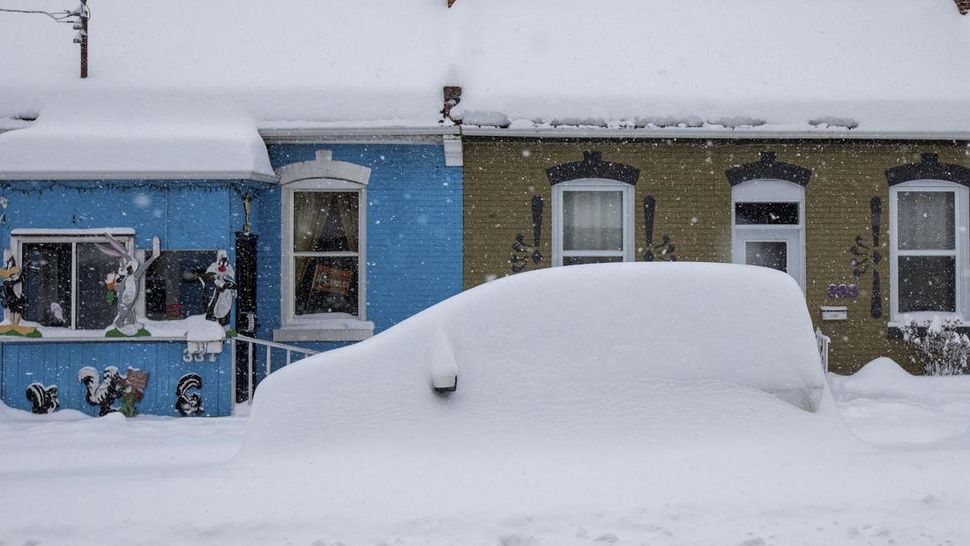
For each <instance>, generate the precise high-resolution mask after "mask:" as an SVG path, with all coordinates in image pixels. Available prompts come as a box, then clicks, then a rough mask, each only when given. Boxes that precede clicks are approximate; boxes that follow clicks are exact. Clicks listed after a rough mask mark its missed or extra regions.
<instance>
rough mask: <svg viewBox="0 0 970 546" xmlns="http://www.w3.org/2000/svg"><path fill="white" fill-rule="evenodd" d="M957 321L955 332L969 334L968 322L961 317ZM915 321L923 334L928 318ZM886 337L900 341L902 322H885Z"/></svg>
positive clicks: (901, 337) (927, 324) (969, 324)
mask: <svg viewBox="0 0 970 546" xmlns="http://www.w3.org/2000/svg"><path fill="white" fill-rule="evenodd" d="M941 317H943V315H942V314H941ZM944 318H946V317H944ZM952 318H958V317H952ZM958 319H959V318H958ZM959 321H960V323H959V325H958V326H957V333H960V334H966V335H968V336H970V322H967V321H966V320H963V319H959ZM917 322H919V323H920V326H919V332H920V335H923V333H925V332H926V327H927V326H929V323H930V321H929V320H920V321H917ZM886 337H888V338H889V339H894V340H899V341H902V339H903V323H902V322H899V321H890V322H889V323H887V324H886Z"/></svg>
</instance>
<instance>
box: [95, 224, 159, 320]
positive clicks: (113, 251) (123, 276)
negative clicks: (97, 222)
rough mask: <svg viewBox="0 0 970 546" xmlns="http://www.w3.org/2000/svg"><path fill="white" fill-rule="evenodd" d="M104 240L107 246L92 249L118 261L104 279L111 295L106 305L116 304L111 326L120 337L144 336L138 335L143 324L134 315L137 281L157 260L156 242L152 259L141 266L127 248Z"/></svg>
mask: <svg viewBox="0 0 970 546" xmlns="http://www.w3.org/2000/svg"><path fill="white" fill-rule="evenodd" d="M105 238H107V240H108V245H109V246H104V245H100V244H96V245H95V246H97V247H98V250H100V251H101V253H102V254H104V255H106V256H111V257H113V258H118V270H117V271H116V272H115V273H114V274H113V275H108V277H107V278H106V279H105V286H106V287H107V288H108V290H109V292H113V293H114V295H113V296H111V295H109V296H108V301H109V302H110V301H112V300H117V304H118V314H117V315H116V316H115V320H114V326H115V328H116V329H117V330H118V332H119V333H120V334H122V335H124V336H135V335H144V334H143V333H142V332H143V329H144V324H141V323H140V322H138V318H137V316H136V315H135V302H136V301H137V300H138V288H139V284H140V282H141V278H142V277H143V276H144V275H145V271H146V270H147V269H148V266H149V265H151V263H152V262H154V261H155V260H156V259H158V255H159V249H158V238H157V237H156V238H154V239H153V240H152V245H153V248H152V256H151V258H149V259H148V260H146V261H145V263H144V264H140V263H138V259H137V258H135V256H133V255H132V253H131V252H129V251H128V248H127V247H126V246H125V245H124V244H122V243H121V242H120V241H118V240H117V239H115V238H114V237H112V236H111V235H110V234H105Z"/></svg>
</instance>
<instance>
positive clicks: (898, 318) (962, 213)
mask: <svg viewBox="0 0 970 546" xmlns="http://www.w3.org/2000/svg"><path fill="white" fill-rule="evenodd" d="M910 191H920V192H951V193H953V194H954V195H953V204H954V211H953V213H954V222H953V229H954V230H955V232H956V233H955V234H954V240H953V243H954V249H953V251H952V252H951V251H937V250H909V251H907V250H904V251H902V255H903V256H951V255H953V256H955V260H954V262H955V263H954V266H955V276H956V278H955V279H954V283H955V291H956V294H955V295H954V302H955V305H954V308H955V311H953V312H950V311H916V312H911V313H900V312H899V257H900V250H899V210H898V209H899V194H900V193H907V192H910ZM968 216H970V211H968V190H967V187H966V186H963V185H961V184H957V183H954V182H949V181H946V180H930V179H922V180H910V181H907V182H901V183H898V184H894V185H893V186H891V187H890V188H889V283H890V286H891V287H892V288H891V290H890V292H889V320H890V322H891V323H903V322H905V321H904V319H903V317H906V318H907V319H909V320H916V321H920V322H925V321H929V320H932V319H933V317H934V316H935V315H939V316H940V317H942V318H954V319H957V320H959V321H961V322H965V321H966V317H967V279H966V278H965V275H964V274H963V272H964V271H966V269H967V259H968V257H967V246H968V243H970V241H968V234H967V230H968V226H970V218H968Z"/></svg>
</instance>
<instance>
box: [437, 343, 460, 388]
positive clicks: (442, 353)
mask: <svg viewBox="0 0 970 546" xmlns="http://www.w3.org/2000/svg"><path fill="white" fill-rule="evenodd" d="M433 343H434V345H433V346H432V347H431V388H432V389H434V392H435V394H437V395H440V396H445V395H447V394H449V393H453V392H455V391H456V390H458V363H457V362H455V354H454V353H453V352H452V351H451V344H450V343H448V340H447V339H446V338H445V336H444V335H437V336H435V337H434V341H433Z"/></svg>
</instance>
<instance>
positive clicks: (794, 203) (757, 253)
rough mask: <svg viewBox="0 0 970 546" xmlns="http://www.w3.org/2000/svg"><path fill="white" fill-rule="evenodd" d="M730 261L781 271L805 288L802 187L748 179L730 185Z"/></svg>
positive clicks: (779, 182)
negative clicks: (732, 185)
mask: <svg viewBox="0 0 970 546" xmlns="http://www.w3.org/2000/svg"><path fill="white" fill-rule="evenodd" d="M731 225H732V229H731V261H732V262H734V263H738V264H748V265H757V266H762V267H770V268H772V269H777V270H780V271H784V272H786V273H788V274H789V275H791V276H792V278H794V279H795V280H796V281H797V282H798V284H799V286H801V287H802V290H803V291H804V290H805V187H804V186H801V185H799V184H795V183H794V182H788V181H787V180H771V179H761V180H749V181H747V182H742V183H741V184H738V185H736V186H734V187H732V188H731Z"/></svg>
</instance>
